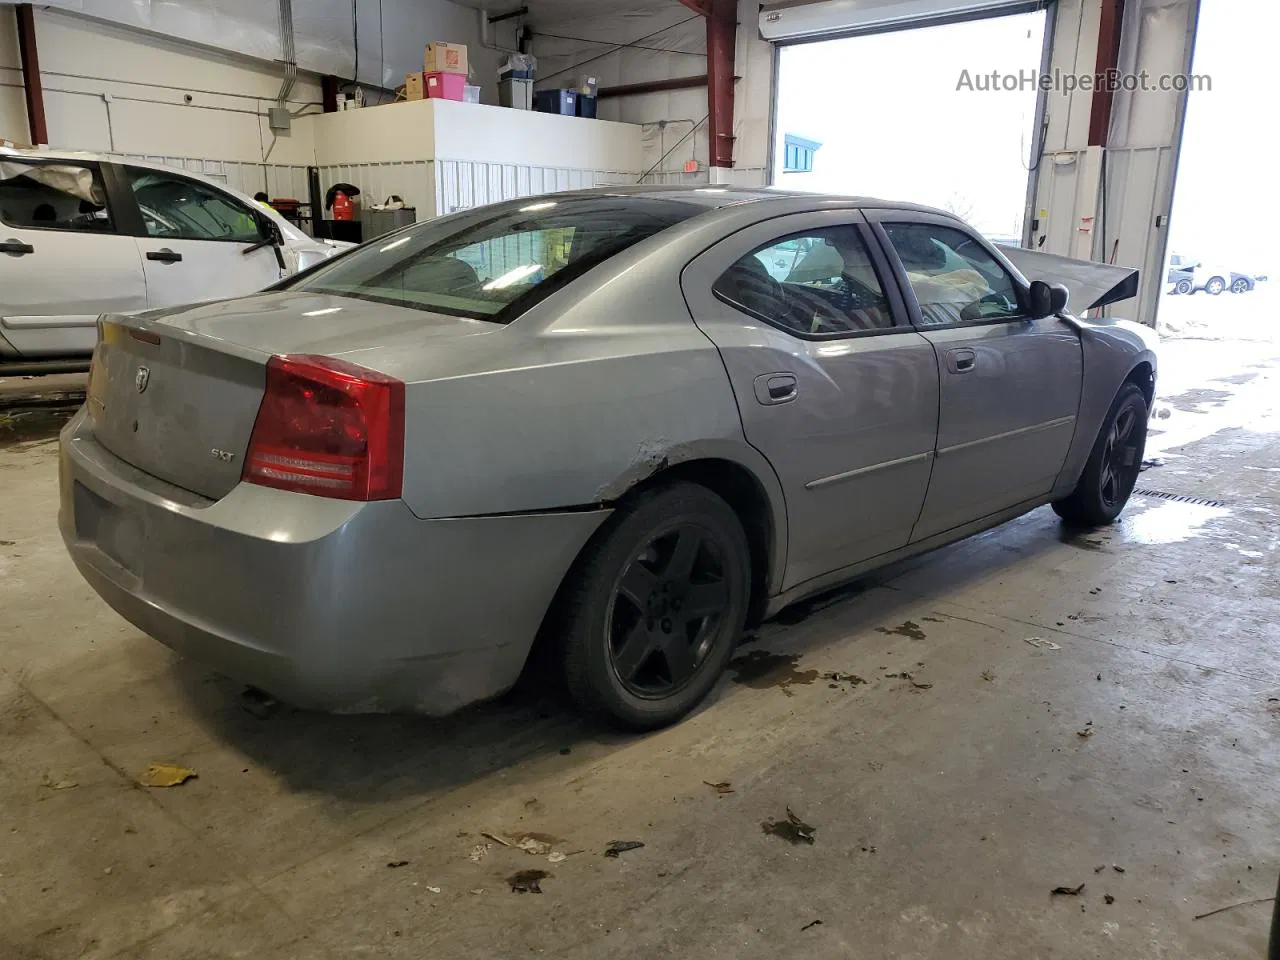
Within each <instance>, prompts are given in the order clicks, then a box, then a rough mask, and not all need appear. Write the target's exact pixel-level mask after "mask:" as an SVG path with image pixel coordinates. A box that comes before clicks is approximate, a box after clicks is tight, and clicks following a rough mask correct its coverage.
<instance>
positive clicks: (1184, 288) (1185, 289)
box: [1173, 278, 1195, 296]
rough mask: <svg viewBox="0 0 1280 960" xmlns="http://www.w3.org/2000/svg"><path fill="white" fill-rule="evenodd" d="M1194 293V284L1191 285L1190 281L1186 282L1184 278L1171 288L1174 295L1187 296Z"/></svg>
mask: <svg viewBox="0 0 1280 960" xmlns="http://www.w3.org/2000/svg"><path fill="white" fill-rule="evenodd" d="M1194 291H1195V284H1193V283H1192V282H1191V281H1190V280H1187V279H1185V278H1183V279H1182V280H1179V281H1178V283H1177V285H1176V286H1175V287H1174V288H1173V292H1174V293H1180V294H1182V295H1183V296H1189V295H1190V294H1191V293H1193V292H1194Z"/></svg>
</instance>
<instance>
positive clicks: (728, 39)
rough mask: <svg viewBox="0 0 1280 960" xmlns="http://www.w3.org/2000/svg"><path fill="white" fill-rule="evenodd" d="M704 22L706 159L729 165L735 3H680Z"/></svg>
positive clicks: (688, 0) (714, 0) (728, 0)
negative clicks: (705, 34) (707, 147)
mask: <svg viewBox="0 0 1280 960" xmlns="http://www.w3.org/2000/svg"><path fill="white" fill-rule="evenodd" d="M680 2H681V3H682V4H684V5H685V6H686V7H688V8H689V9H690V10H692V11H693V12H694V13H696V14H698V15H699V16H701V17H705V18H706V21H707V134H708V139H709V140H710V150H709V153H710V156H709V157H708V160H709V162H710V164H711V166H713V167H732V166H733V60H734V56H735V53H736V50H737V39H738V4H737V0H680Z"/></svg>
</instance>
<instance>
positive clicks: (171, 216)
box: [129, 167, 262, 243]
mask: <svg viewBox="0 0 1280 960" xmlns="http://www.w3.org/2000/svg"><path fill="white" fill-rule="evenodd" d="M129 183H130V185H131V186H132V187H133V195H134V196H135V197H136V198H137V200H138V207H139V209H140V210H141V211H142V220H143V223H145V224H146V228H147V234H148V235H149V236H152V237H168V238H172V239H174V240H231V241H235V242H239V243H257V242H258V241H259V240H261V239H262V230H261V227H260V226H259V221H258V218H257V217H256V216H255V215H254V214H253V212H252V211H250V210H249V208H248V207H246V206H244V205H242V204H240V203H237V202H236V201H235V200H234V199H233V198H232V197H229V196H227V195H226V194H224V193H222V192H220V191H218V190H216V189H215V188H213V187H209V186H206V185H205V184H202V183H197V182H195V181H194V180H188V179H186V178H185V177H177V176H173V175H171V174H168V173H163V172H161V171H159V170H142V169H139V168H137V167H130V168H129Z"/></svg>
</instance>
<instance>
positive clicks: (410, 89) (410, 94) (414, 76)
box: [404, 73, 427, 100]
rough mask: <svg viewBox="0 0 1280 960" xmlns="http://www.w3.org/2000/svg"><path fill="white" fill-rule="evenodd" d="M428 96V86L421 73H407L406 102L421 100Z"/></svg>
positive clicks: (405, 83)
mask: <svg viewBox="0 0 1280 960" xmlns="http://www.w3.org/2000/svg"><path fill="white" fill-rule="evenodd" d="M426 95H427V93H426V84H425V82H424V81H423V78H422V74H420V73H406V74H405V75H404V98H405V99H406V100H421V99H422V98H423V97H425V96H426Z"/></svg>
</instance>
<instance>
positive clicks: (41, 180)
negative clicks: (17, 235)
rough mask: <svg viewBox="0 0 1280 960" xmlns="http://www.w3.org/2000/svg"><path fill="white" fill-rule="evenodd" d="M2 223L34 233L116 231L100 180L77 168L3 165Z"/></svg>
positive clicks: (72, 165) (13, 162)
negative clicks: (49, 231)
mask: <svg viewBox="0 0 1280 960" xmlns="http://www.w3.org/2000/svg"><path fill="white" fill-rule="evenodd" d="M0 220H3V221H4V222H5V223H6V224H8V225H9V226H11V227H27V228H31V229H36V230H72V231H76V232H90V233H109V232H111V231H113V230H114V229H115V225H114V224H113V223H112V221H111V211H110V209H109V208H108V206H107V191H106V188H105V187H104V186H103V184H102V175H101V174H100V173H99V172H98V170H97V168H96V167H88V166H83V165H81V164H76V163H24V162H22V161H20V160H0Z"/></svg>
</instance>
